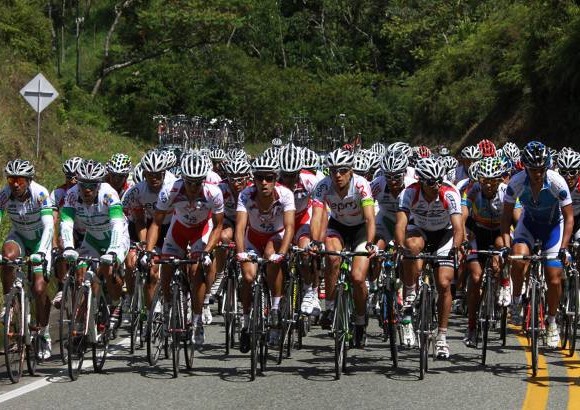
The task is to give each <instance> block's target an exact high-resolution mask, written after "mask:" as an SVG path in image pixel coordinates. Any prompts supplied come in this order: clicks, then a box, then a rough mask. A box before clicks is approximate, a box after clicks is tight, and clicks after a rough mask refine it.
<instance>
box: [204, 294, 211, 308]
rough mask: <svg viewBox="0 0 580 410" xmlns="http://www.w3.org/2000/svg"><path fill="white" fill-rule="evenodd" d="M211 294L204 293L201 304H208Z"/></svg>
mask: <svg viewBox="0 0 580 410" xmlns="http://www.w3.org/2000/svg"><path fill="white" fill-rule="evenodd" d="M210 296H211V293H206V294H205V297H204V298H203V304H204V305H209V298H210Z"/></svg>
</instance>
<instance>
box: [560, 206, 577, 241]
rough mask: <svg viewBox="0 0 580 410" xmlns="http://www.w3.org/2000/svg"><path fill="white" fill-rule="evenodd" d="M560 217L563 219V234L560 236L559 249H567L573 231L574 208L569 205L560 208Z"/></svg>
mask: <svg viewBox="0 0 580 410" xmlns="http://www.w3.org/2000/svg"><path fill="white" fill-rule="evenodd" d="M562 216H563V217H564V233H563V234H562V245H561V246H560V248H562V249H564V248H568V244H569V243H570V237H571V236H572V231H573V230H574V208H573V207H572V205H571V204H569V205H566V206H563V207H562Z"/></svg>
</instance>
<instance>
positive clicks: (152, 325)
mask: <svg viewBox="0 0 580 410" xmlns="http://www.w3.org/2000/svg"><path fill="white" fill-rule="evenodd" d="M166 303H169V301H166V300H165V298H164V297H163V291H162V288H161V286H160V285H158V286H157V287H156V288H155V292H154V294H153V299H151V307H150V308H149V315H148V316H147V332H146V335H145V341H146V346H147V361H148V362H149V364H150V365H151V366H155V365H156V364H157V361H158V360H159V357H160V355H161V351H163V352H164V353H165V358H168V357H169V347H168V340H167V324H166V318H165V317H164V315H163V305H164V304H166Z"/></svg>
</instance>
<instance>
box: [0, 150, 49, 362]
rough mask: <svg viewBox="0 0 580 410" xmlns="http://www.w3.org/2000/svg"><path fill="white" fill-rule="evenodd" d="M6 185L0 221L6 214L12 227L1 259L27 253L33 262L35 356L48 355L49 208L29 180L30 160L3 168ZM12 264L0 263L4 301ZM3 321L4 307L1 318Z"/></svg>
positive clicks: (45, 196)
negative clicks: (37, 343)
mask: <svg viewBox="0 0 580 410" xmlns="http://www.w3.org/2000/svg"><path fill="white" fill-rule="evenodd" d="M4 174H5V175H6V182H7V183H6V186H5V187H4V189H2V191H0V221H1V220H2V219H3V218H4V216H5V215H6V214H7V215H8V218H9V219H10V221H11V222H12V228H11V229H10V232H9V233H8V235H7V237H6V240H5V241H4V244H3V246H2V258H1V259H8V260H14V259H16V258H19V257H22V256H24V255H30V262H31V263H32V264H33V278H32V288H31V291H32V294H33V295H34V299H35V305H36V322H37V324H38V326H39V327H40V330H39V334H40V335H41V343H42V345H41V348H40V351H39V356H40V357H41V358H42V359H48V358H50V356H51V347H52V346H51V339H50V332H49V328H48V319H49V313H50V300H49V298H48V295H47V294H46V285H47V283H48V280H49V277H48V275H47V274H48V273H49V272H50V262H51V245H52V236H53V234H54V219H53V208H52V202H51V200H50V195H49V192H48V190H47V189H46V188H45V187H43V186H42V185H39V184H37V183H36V182H35V181H33V178H34V166H33V165H32V163H31V162H30V161H26V160H23V159H15V160H12V161H9V162H8V163H7V164H6V167H5V168H4ZM14 270H15V268H14V267H9V266H2V269H1V273H2V289H4V301H6V297H7V296H8V294H9V293H10V290H11V289H12V283H13V282H14V279H15V277H14ZM1 320H4V306H3V307H2V319H1Z"/></svg>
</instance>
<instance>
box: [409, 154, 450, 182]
mask: <svg viewBox="0 0 580 410" xmlns="http://www.w3.org/2000/svg"><path fill="white" fill-rule="evenodd" d="M415 172H416V173H417V176H418V177H419V179H423V180H427V179H439V178H443V176H444V175H445V174H446V172H445V170H444V169H443V166H442V165H441V163H440V162H439V161H437V160H436V159H435V158H433V157H426V158H420V159H419V161H417V166H416V167H415Z"/></svg>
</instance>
